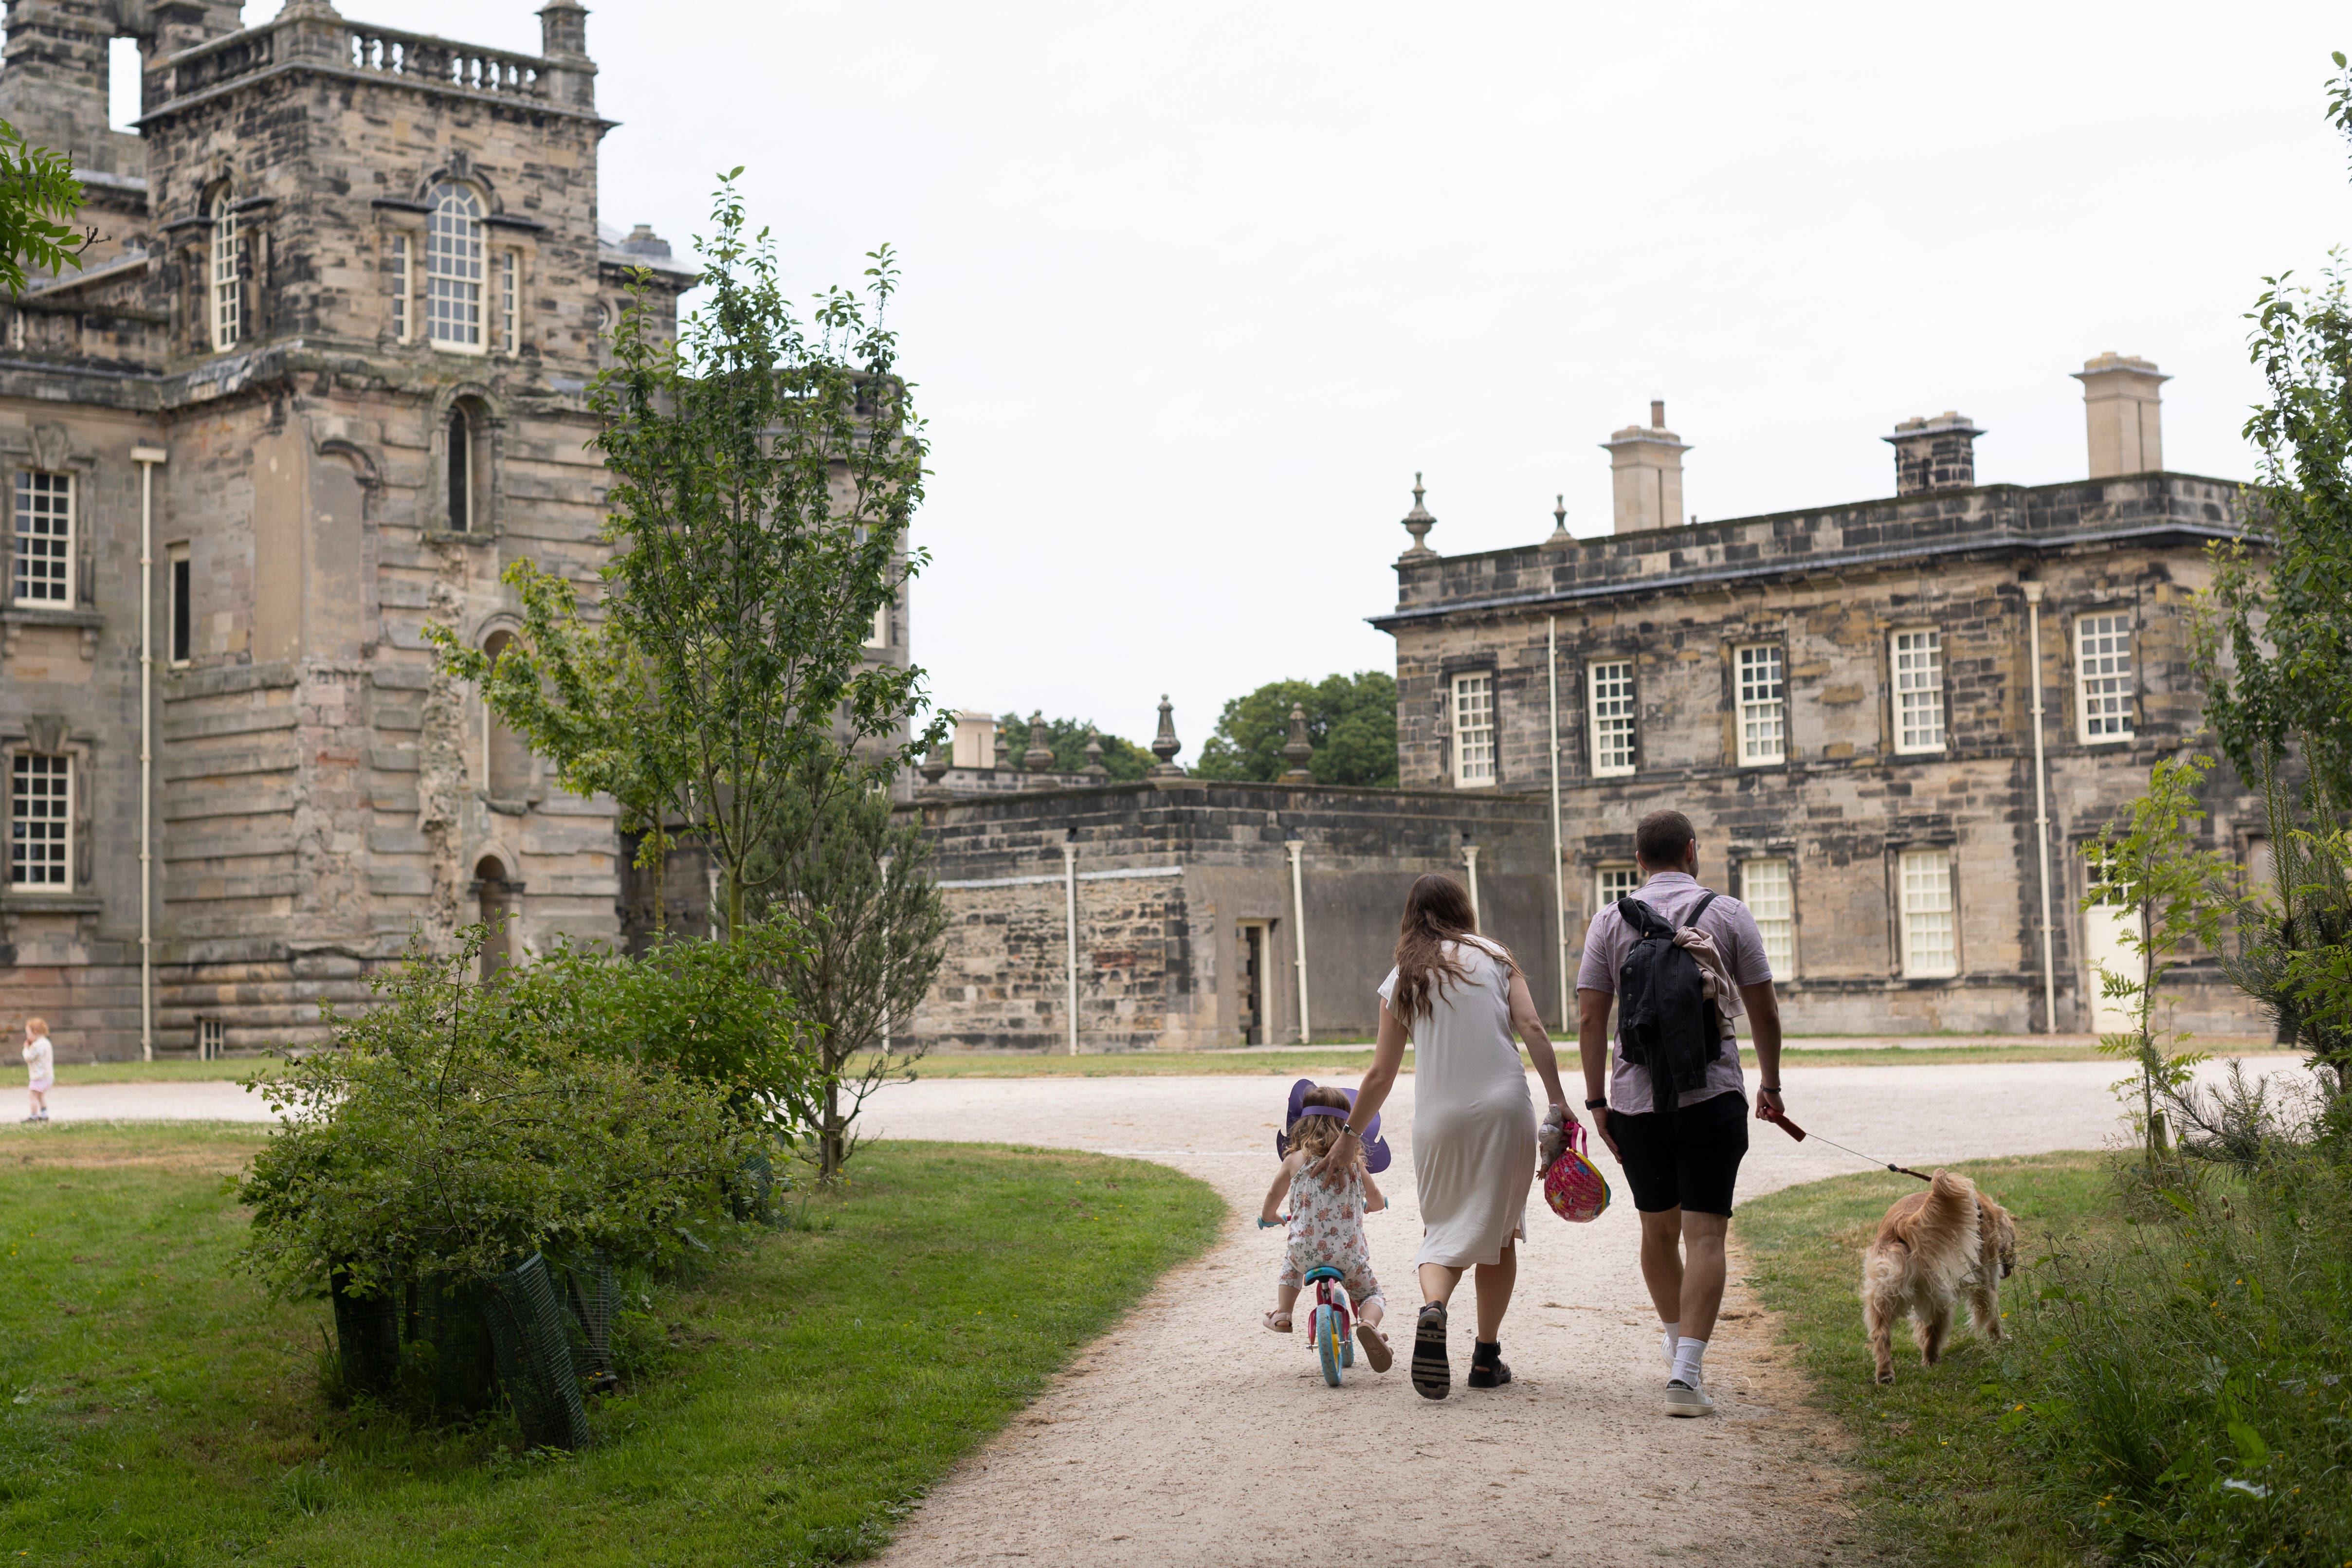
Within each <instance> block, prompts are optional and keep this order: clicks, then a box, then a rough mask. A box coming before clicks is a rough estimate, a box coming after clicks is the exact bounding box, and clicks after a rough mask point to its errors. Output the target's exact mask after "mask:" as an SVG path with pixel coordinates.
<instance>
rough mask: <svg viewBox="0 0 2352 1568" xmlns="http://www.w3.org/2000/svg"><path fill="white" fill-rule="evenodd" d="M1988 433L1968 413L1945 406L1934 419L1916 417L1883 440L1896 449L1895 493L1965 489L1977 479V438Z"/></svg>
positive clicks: (1922, 492) (1882, 438) (1905, 493)
mask: <svg viewBox="0 0 2352 1568" xmlns="http://www.w3.org/2000/svg"><path fill="white" fill-rule="evenodd" d="M1983 434H1984V432H1983V431H1981V430H1979V429H1978V428H1977V427H1976V422H1975V421H1974V420H1972V419H1970V418H1969V416H1967V415H1965V414H1958V413H1955V412H1953V411H1952V410H1951V409H1948V408H1947V409H1945V410H1944V411H1943V412H1942V413H1941V414H1938V415H1937V416H1935V417H1934V418H1933V419H1929V418H1927V417H1926V416H1914V417H1912V418H1909V419H1906V420H1905V421H1903V423H1902V424H1900V425H1897V426H1895V434H1894V435H1892V436H1881V437H1879V439H1880V440H1882V441H1885V442H1887V443H1889V444H1890V445H1892V446H1893V447H1894V448H1895V494H1896V495H1898V496H1916V495H1925V494H1926V493H1927V491H1929V490H1965V489H1973V488H1975V485H1976V482H1977V453H1976V443H1977V437H1979V436H1981V435H1983Z"/></svg>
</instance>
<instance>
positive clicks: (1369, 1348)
mask: <svg viewBox="0 0 2352 1568" xmlns="http://www.w3.org/2000/svg"><path fill="white" fill-rule="evenodd" d="M1356 1342H1357V1343H1358V1344H1360V1345H1361V1346H1363V1347H1364V1359H1365V1360H1366V1361H1368V1362H1370V1363H1372V1370H1373V1371H1374V1372H1386V1371H1388V1369H1389V1364H1390V1363H1391V1362H1392V1361H1393V1360H1394V1359H1395V1357H1394V1355H1393V1354H1392V1353H1391V1351H1390V1350H1389V1337H1388V1335H1386V1334H1384V1333H1382V1332H1381V1331H1380V1330H1378V1329H1376V1328H1374V1327H1372V1325H1371V1324H1370V1323H1367V1322H1363V1321H1358V1322H1357V1324H1356Z"/></svg>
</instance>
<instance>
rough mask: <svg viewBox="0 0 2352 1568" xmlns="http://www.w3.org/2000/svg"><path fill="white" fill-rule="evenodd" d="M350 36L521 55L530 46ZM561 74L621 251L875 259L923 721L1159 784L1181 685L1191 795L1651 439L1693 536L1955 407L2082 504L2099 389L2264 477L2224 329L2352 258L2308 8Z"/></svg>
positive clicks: (2212, 454) (1834, 13)
mask: <svg viewBox="0 0 2352 1568" xmlns="http://www.w3.org/2000/svg"><path fill="white" fill-rule="evenodd" d="M343 4H344V5H345V7H346V10H347V12H348V14H350V15H352V16H357V17H360V18H362V19H364V20H370V21H376V22H382V23H384V24H388V25H393V26H406V27H412V28H416V29H419V30H425V31H434V32H439V33H443V34H446V35H449V36H452V37H462V38H465V39H467V40H468V41H471V42H478V43H483V44H489V45H496V46H502V47H511V48H517V49H524V50H531V51H535V50H536V49H537V47H538V40H539V27H538V22H537V19H536V17H535V16H534V15H533V0H397V3H394V0H343ZM371 4H373V9H370V8H369V6H370V5H371ZM275 10H276V0H253V3H252V4H250V5H247V17H248V19H252V20H258V19H261V18H262V17H265V16H268V15H271V14H274V12H275ZM589 47H590V48H591V50H592V51H593V54H594V55H595V57H596V58H597V59H598V61H599V62H600V64H601V66H602V75H601V77H600V79H599V83H598V101H599V104H600V106H601V107H602V108H603V110H604V112H605V113H607V114H608V115H610V116H611V117H612V118H614V119H616V120H618V121H622V124H621V126H620V127H619V129H617V130H615V131H614V132H612V133H611V135H610V136H609V137H607V138H606V140H605V142H604V168H603V213H604V221H606V222H607V223H614V224H619V225H622V226H627V225H629V224H632V223H636V222H650V223H652V224H653V225H654V226H655V227H656V230H657V231H658V232H660V233H661V234H662V235H664V236H665V237H668V238H669V239H670V240H671V241H672V242H673V243H674V244H676V245H677V247H679V249H680V251H681V252H683V251H684V250H685V249H686V247H687V245H688V241H689V240H690V239H691V237H693V236H694V235H695V234H696V233H697V232H698V230H699V229H701V228H702V227H703V226H704V223H703V214H704V213H705V211H706V209H707V199H708V195H709V189H710V186H711V184H712V179H713V176H714V174H716V173H717V172H719V171H720V170H723V169H726V168H729V167H730V166H732V165H734V164H737V163H742V164H746V165H748V172H747V173H746V174H745V176H744V183H745V185H746V187H747V189H748V190H749V192H750V193H751V198H752V203H753V207H754V210H755V211H756V212H757V214H758V215H759V216H761V218H763V219H764V220H765V221H767V222H768V223H770V224H772V226H773V227H774V229H775V232H776V235H777V237H778V238H779V241H780V244H781V249H782V258H783V260H784V263H785V268H786V271H787V275H788V276H789V277H790V278H791V279H793V280H794V282H795V283H796V284H797V285H798V286H799V287H800V288H801V289H803V290H804V291H806V292H812V293H813V292H814V291H816V290H817V289H820V288H822V287H823V286H824V284H826V283H829V282H832V281H835V280H839V279H853V278H854V277H855V276H856V272H857V271H858V269H859V268H861V267H862V266H863V261H862V255H863V253H864V252H865V251H866V250H867V249H869V248H871V247H873V246H874V245H875V244H876V243H877V242H878V241H882V240H887V241H889V242H890V243H891V244H892V245H894V246H896V247H898V251H899V253H900V255H901V257H902V258H903V261H904V266H905V272H906V288H905V292H904V294H903V295H902V296H901V304H900V306H899V309H898V323H899V325H900V326H901V328H902V329H903V331H904V342H905V347H906V355H907V357H906V362H905V363H906V365H907V367H908V371H909V373H910V374H912V375H913V377H914V378H915V379H916V380H917V381H918V382H919V384H920V389H921V390H920V398H921V402H922V405H923V407H924V409H925V412H926V413H927V415H928V416H929V420H930V423H931V428H932V432H933V435H934V437H935V439H936V453H935V457H936V468H937V478H936V480H935V481H934V483H933V485H932V487H931V489H930V495H929V503H928V504H927V506H926V507H925V509H924V510H923V513H922V515H921V518H920V520H919V524H918V531H917V537H918V540H919V542H921V543H922V544H924V545H926V546H927V547H929V550H930V551H931V552H932V555H933V558H934V559H933V563H932V565H931V567H930V569H929V572H928V573H927V574H926V575H925V576H924V578H923V580H922V581H921V583H920V584H918V586H917V588H916V591H915V595H916V596H915V600H914V636H915V650H916V657H917V658H918V659H919V662H921V663H922V664H924V665H926V666H927V667H929V669H930V670H931V672H932V674H933V677H934V686H935V690H936V693H937V695H938V697H939V699H940V701H941V702H942V703H944V704H946V705H949V706H951V707H966V706H968V707H978V708H987V709H991V710H1002V709H1003V708H1007V707H1013V706H1016V705H1017V707H1018V708H1019V709H1020V710H1022V711H1024V712H1026V711H1027V710H1029V709H1031V708H1033V707H1043V708H1044V709H1045V710H1046V711H1047V712H1049V713H1052V714H1057V715H1070V716H1074V717H1078V718H1086V719H1092V720H1095V721H1098V722H1099V723H1101V724H1102V725H1103V726H1104V727H1105V728H1106V729H1108V730H1113V731H1118V732H1121V733H1125V734H1129V735H1130V736H1133V737H1135V738H1137V739H1148V738H1149V733H1150V727H1151V723H1152V719H1153V706H1154V704H1155V703H1156V701H1157V700H1158V698H1159V694H1160V692H1161V691H1162V690H1167V691H1170V692H1172V693H1173V694H1174V698H1175V701H1176V717H1177V722H1178V728H1179V732H1180V733H1181V736H1182V737H1183V739H1184V741H1185V742H1186V752H1185V756H1184V757H1183V758H1182V759H1181V760H1184V761H1190V760H1191V759H1192V757H1193V756H1194V755H1196V754H1197V751H1198V747H1199V745H1200V743H1201V742H1202V740H1204V739H1205V738H1206V735H1207V733H1208V731H1209V729H1210V728H1211V726H1212V725H1213V722H1214V719H1215V714H1216V711H1217V709H1218V707H1219V706H1220V705H1221V704H1222V703H1223V701H1224V700H1226V699H1227V698H1230V697H1233V696H1234V695H1236V694H1238V693H1240V692H1242V691H1244V690H1246V689H1250V688H1251V687H1254V686H1255V685H1257V684H1259V683H1260V682H1262V681H1265V680H1268V679H1276V678H1278V677H1283V676H1304V677H1320V676H1322V675H1325V674H1328V673H1329V672H1331V671H1333V670H1342V669H1346V670H1352V669H1360V668H1382V669H1391V668H1394V664H1393V654H1392V648H1391V643H1390V640H1389V639H1388V638H1387V637H1384V636H1382V635H1381V634H1380V633H1378V632H1375V631H1373V630H1372V629H1370V627H1368V626H1365V625H1364V624H1363V617H1364V616H1367V615H1371V614H1376V613H1378V612H1380V611H1381V610H1382V609H1383V608H1385V607H1388V606H1389V605H1392V604H1393V602H1394V598H1395V578H1394V574H1393V573H1392V572H1391V563H1392V562H1393V561H1394V560H1395V558H1396V555H1397V553H1398V552H1399V551H1400V550H1402V548H1403V547H1404V545H1405V544H1406V543H1407V539H1406V536H1405V534H1404V532H1403V531H1402V530H1401V529H1400V528H1398V526H1397V520H1398V519H1399V518H1400V517H1401V516H1402V514H1403V512H1404V510H1406V508H1407V506H1409V505H1410V503H1411V497H1410V496H1409V494H1408V493H1407V492H1408V489H1409V487H1410V486H1411V484H1412V474H1413V470H1415V469H1416V468H1419V469H1423V470H1425V471H1426V473H1427V475H1428V485H1429V506H1430V510H1433V512H1435V513H1436V515H1437V518H1438V527H1437V529H1436V531H1435V532H1434V533H1433V535H1432V536H1431V540H1430V542H1431V543H1432V544H1433V546H1435V547H1436V548H1438V549H1440V550H1443V551H1444V552H1447V553H1454V552H1462V551H1472V550H1483V549H1491V548H1495V547H1497V546H1501V545H1507V544H1511V543H1517V542H1531V541H1534V540H1537V539H1539V538H1541V537H1542V536H1543V535H1544V534H1545V533H1546V532H1548V531H1549V530H1550V528H1551V517H1550V511H1551V507H1552V497H1553V495H1554V493H1555V492H1565V494H1566V496H1567V502H1568V510H1569V525H1570V528H1571V529H1573V530H1575V531H1579V532H1585V533H1592V532H1601V531H1606V529H1607V527H1608V505H1609V479H1608V458H1607V455H1606V454H1605V453H1603V452H1601V450H1599V449H1598V447H1597V443H1599V442H1600V441H1601V440H1603V439H1605V438H1606V437H1607V436H1608V434H1609V432H1610V431H1611V430H1612V429H1614V428H1616V427H1617V426H1622V425H1626V424H1629V423H1634V422H1637V421H1641V420H1643V419H1645V418H1646V416H1647V409H1648V402H1649V399H1650V398H1651V397H1652V396H1653V395H1658V396H1663V397H1664V398H1665V400H1666V410H1667V417H1668V422H1669V423H1670V424H1671V425H1672V426H1673V427H1674V428H1675V430H1676V431H1678V432H1679V433H1680V434H1681V436H1682V437H1683V439H1685V441H1688V442H1691V443H1692V444H1693V446H1694V450H1692V452H1691V453H1690V454H1689V455H1688V458H1687V459H1686V465H1687V468H1686V472H1687V478H1686V479H1685V504H1686V506H1687V507H1688V508H1689V509H1690V510H1695V511H1696V512H1697V513H1698V514H1699V516H1700V517H1702V518H1720V517H1729V516H1739V515H1746V514H1750V513H1755V512H1762V511H1769V510H1780V509H1783V508H1790V507H1799V506H1808V505H1815V504H1822V503H1829V502H1835V501H1843V500H1860V499H1864V498H1868V497H1874V496H1882V495H1885V494H1888V493H1890V492H1891V491H1892V490H1893V489H1894V464H1893V457H1892V449H1891V448H1890V447H1886V446H1885V444H1884V443H1883V442H1881V441H1880V440H1879V439H1878V437H1881V436H1882V435H1885V433H1886V432H1887V431H1889V430H1891V429H1892V428H1893V426H1894V425H1895V421H1896V420H1898V419H1901V418H1904V417H1906V416H1910V415H1913V414H1934V413H1937V412H1938V411H1940V410H1943V409H1947V408H1957V409H1958V410H1959V411H1961V412H1962V413H1965V414H1968V415H1969V416H1972V417H1974V418H1975V419H1976V421H1977V422H1978V424H1979V425H1980V426H1984V427H1986V428H1987V429H1989V430H1990V435H1989V436H1987V437H1984V438H1983V439H1982V440H1981V441H1979V444H1978V469H1977V471H1978V476H1979V479H1985V480H2009V481H2015V482H2019V483H2024V484H2042V483H2048V482H2052V481H2055V480H2060V479H2073V478H2077V477H2079V476H2081V475H2082V474H2083V472H2084V433H2083V416H2082V412H2081V409H2082V405H2081V388H2080V385H2079V384H2077V383H2075V382H2074V381H2072V380H2069V379H2068V375H2067V373H2068V372H2070V371H2074V370H2078V369H2080V368H2081V366H2082V363H2083V361H2084V359H2085V358H2087V357H2089V356H2090V355H2092V354H2095V353H2099V352H2100V351H2102V350H2105V349H2115V350H2118V351H2120V352H2122V353H2137V354H2143V355H2146V356H2147V357H2148V358H2150V359H2153V360H2155V361H2156V362H2158V364H2159V365H2160V366H2162V368H2163V369H2164V370H2165V371H2167V372H2168V373H2170V374H2172V375H2174V376H2175V377H2177V379H2176V380H2174V381H2173V382H2172V383H2170V384H2168V386H2167V387H2166V389H2165V390H2166V398H2165V403H2166V406H2165V430H2164V439H2165V456H2166V458H2167V463H2168V467H2171V468H2179V469H2184V470H2187V471H2189V472H2194V473H2201V474H2212V475H2220V476H2224V477H2231V478H2238V477H2245V476H2247V475H2249V474H2250V473H2251V472H2252V462H2251V458H2250V457H2249V455H2248V453H2247V452H2246V450H2245V448H2244V447H2243V445H2242V442H2241V440H2240V438H2239V435H2238V431H2239V427H2240V426H2241V425H2242V422H2243V419H2244V415H2245V410H2246V407H2247V405H2249V404H2250V403H2251V402H2252V400H2253V399H2254V398H2255V397H2256V396H2257V395H2258V393H2259V384H2258V383H2257V381H2256V380H2255V378H2254V376H2253V374H2252V371H2251V370H2250V368H2249V367H2248V365H2247V363H2246V360H2245V353H2244V340H2245V322H2244V321H2242V312H2243V311H2244V310H2245V309H2246V307H2247V305H2248V304H2249V302H2250V301H2251V300H2252V299H2253V297H2254V296H2255V294H2256V293H2257V292H2258V291H2259V289H2260V288H2261V282H2260V279H2261V278H2262V277H2263V274H2265V273H2274V272H2277V271H2280V270H2282V269H2284V268H2295V269H2297V270H2298V271H2301V272H2311V271H2315V269H2316V268H2318V267H2319V266H2320V265H2321V264H2322V263H2323V262H2324V261H2325V258H2326V252H2327V250H2328V249H2329V247H2332V246H2334V245H2336V244H2337V243H2339V242H2341V241H2344V240H2347V239H2352V224H2347V194H2352V193H2347V181H2346V173H2347V149H2346V147H2345V146H2344V144H2343V142H2341V141H2340V140H2339V139H2337V138H2336V136H2335V135H2334V134H2333V133H2332V132H2331V131H2330V130H2329V129H2328V128H2327V127H2326V124H2325V122H2324V121H2323V119H2322V110H2323V107H2324V101H2325V95H2324V88H2323V84H2324V82H2325V80H2326V78H2327V76H2328V75H2329V73H2330V70H2331V67H2330V64H2329V61H2328V51H2329V50H2330V49H2333V48H2347V49H2352V17H2347V14H2346V13H2345V11H2344V9H2343V8H2342V6H2340V5H2336V6H2326V7H2323V6H2322V5H2316V4H2273V5H2233V6H2221V5H2210V4H2200V5H2159V4H2148V3H2146V0H2137V3H2133V4H2103V5H2089V4H2059V5H2053V4H2050V3H2048V0H2039V3H2036V4H2031V5H2017V4H1990V5H1975V6H1969V7H1963V8H1957V9H1956V8H1954V7H1951V6H1893V5H1884V4H1878V5H1746V4H1741V5H1732V4H1721V5H1679V6H1635V5H1610V6H1606V7H1602V6H1597V5H1581V4H1577V5H1560V4H1550V5H1482V6H1476V7H1471V6H1464V7H1459V8H1456V7H1453V6H1432V5H1412V6H1405V5H1389V4H1362V3H1359V4H1352V5H1336V4H1327V5H1265V4H1264V3H1262V0H1261V3H1258V4H1253V5H1223V4H1189V5H1161V6H1137V5H1099V4H1095V5H1061V6H1055V5H1023V4H991V5H971V4H969V3H968V0H966V3H960V4H952V5H950V4H891V3H887V0H879V3H872V4H866V5H807V4H794V3H788V0H662V3H660V4H652V3H649V0H607V3H606V4H605V5H603V6H601V7H600V8H598V9H597V10H595V11H594V12H593V14H592V16H590V18H589Z"/></svg>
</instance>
